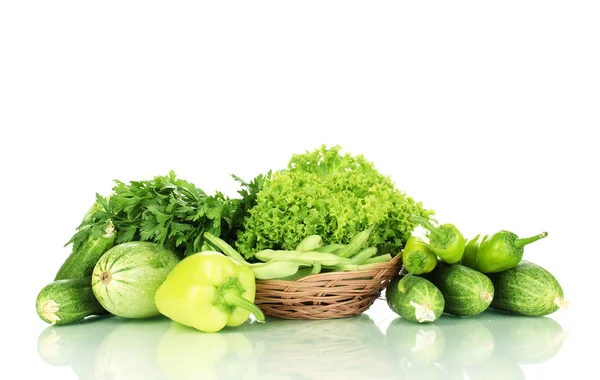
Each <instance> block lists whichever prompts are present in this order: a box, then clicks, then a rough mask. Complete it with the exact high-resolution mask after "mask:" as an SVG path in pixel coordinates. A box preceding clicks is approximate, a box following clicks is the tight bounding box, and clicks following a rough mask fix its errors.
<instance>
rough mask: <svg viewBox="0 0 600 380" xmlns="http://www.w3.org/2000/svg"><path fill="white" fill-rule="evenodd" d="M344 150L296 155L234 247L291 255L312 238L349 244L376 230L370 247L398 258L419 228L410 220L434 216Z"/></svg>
mask: <svg viewBox="0 0 600 380" xmlns="http://www.w3.org/2000/svg"><path fill="white" fill-rule="evenodd" d="M340 150H341V147H340V146H334V147H332V148H330V149H328V148H327V147H326V146H325V145H323V146H321V148H320V149H316V150H315V151H313V152H306V153H305V154H295V155H293V156H292V158H291V159H290V161H289V163H288V167H287V168H286V169H284V170H280V171H277V172H275V173H274V174H273V175H272V177H271V176H270V177H269V178H268V179H267V180H266V181H265V182H264V185H263V188H262V190H261V191H260V192H258V194H257V199H256V205H255V206H254V207H252V208H251V209H250V210H249V212H248V215H247V217H246V218H245V221H244V224H243V228H242V229H240V230H239V235H238V239H237V241H236V246H237V248H238V250H239V251H240V252H241V253H242V254H244V256H246V257H247V258H252V257H253V256H254V253H256V252H257V251H260V250H263V249H269V248H272V249H286V250H291V249H294V247H296V245H297V244H298V243H300V241H301V240H302V239H304V238H305V237H306V236H308V235H313V234H316V235H320V236H321V237H322V238H323V241H324V244H329V243H348V242H349V241H350V239H351V238H352V237H353V236H354V235H356V234H357V233H358V232H360V231H362V230H365V229H366V228H368V227H369V226H371V225H375V226H376V228H375V229H374V230H373V231H372V233H371V235H370V238H369V244H368V245H369V246H375V247H377V248H378V254H379V255H381V254H386V253H392V254H396V253H397V252H399V250H400V249H401V248H402V247H403V246H404V243H405V242H406V240H407V239H408V238H409V237H410V235H411V234H412V231H413V230H414V228H415V227H416V224H415V223H413V222H411V221H409V220H408V217H409V216H410V215H411V214H414V215H419V216H423V217H425V218H429V216H430V215H432V214H433V211H431V210H426V209H424V208H423V206H422V204H421V203H420V202H415V201H414V200H413V199H412V198H411V197H408V196H406V195H405V194H404V193H403V192H401V191H400V190H398V189H397V188H396V187H395V185H394V183H393V182H392V180H391V179H390V178H389V177H387V176H384V175H382V174H381V173H379V172H378V171H377V169H376V168H375V167H374V164H373V163H372V162H370V161H367V160H366V159H365V158H364V157H363V156H362V155H357V156H351V155H350V154H348V153H347V154H345V155H342V154H340Z"/></svg>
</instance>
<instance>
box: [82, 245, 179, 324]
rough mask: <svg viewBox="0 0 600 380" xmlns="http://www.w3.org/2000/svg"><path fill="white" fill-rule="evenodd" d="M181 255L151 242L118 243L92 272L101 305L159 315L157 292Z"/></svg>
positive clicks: (129, 313) (117, 311) (135, 314)
mask: <svg viewBox="0 0 600 380" xmlns="http://www.w3.org/2000/svg"><path fill="white" fill-rule="evenodd" d="M178 262H179V258H178V256H177V255H176V254H175V253H174V252H173V251H170V250H168V249H165V248H160V247H159V246H158V245H157V244H155V243H150V242H138V241H135V242H133V241H132V242H128V243H122V244H118V245H115V246H114V247H112V248H111V249H109V250H108V251H106V253H105V254H104V255H102V257H101V258H100V260H98V263H97V264H96V267H95V268H94V273H93V275H92V290H93V291H94V295H95V296H96V298H97V299H98V301H99V302H100V304H101V305H102V306H104V308H105V309H106V310H108V311H109V312H111V313H112V314H114V315H118V316H120V317H125V318H149V317H153V316H157V315H159V312H158V310H157V308H156V305H155V304H154V293H155V292H156V289H158V287H159V286H160V284H162V282H163V281H164V280H165V278H166V277H167V275H168V274H169V272H170V271H171V269H173V268H174V267H175V265H176V264H177V263H178Z"/></svg>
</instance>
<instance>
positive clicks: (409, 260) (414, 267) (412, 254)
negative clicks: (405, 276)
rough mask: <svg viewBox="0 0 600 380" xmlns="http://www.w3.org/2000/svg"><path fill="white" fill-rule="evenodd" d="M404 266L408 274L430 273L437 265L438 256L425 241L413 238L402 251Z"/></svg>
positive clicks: (416, 237)
mask: <svg viewBox="0 0 600 380" xmlns="http://www.w3.org/2000/svg"><path fill="white" fill-rule="evenodd" d="M402 264H403V265H404V268H405V269H406V271H407V272H408V273H412V274H423V273H429V272H431V271H432V270H433V269H434V268H435V266H436V265H437V256H436V255H435V253H434V252H433V250H432V249H431V247H430V246H429V244H428V243H427V242H426V241H425V240H423V239H421V238H420V237H418V236H411V237H409V238H408V240H407V241H406V244H405V245H404V250H403V251H402Z"/></svg>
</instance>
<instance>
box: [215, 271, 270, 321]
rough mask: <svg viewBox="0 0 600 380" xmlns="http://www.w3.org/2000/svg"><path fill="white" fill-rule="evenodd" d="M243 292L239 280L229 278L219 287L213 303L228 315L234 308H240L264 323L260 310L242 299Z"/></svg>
mask: <svg viewBox="0 0 600 380" xmlns="http://www.w3.org/2000/svg"><path fill="white" fill-rule="evenodd" d="M245 291H246V289H244V287H243V286H242V284H241V283H240V280H239V279H237V278H235V277H229V278H228V279H227V280H225V281H223V283H221V285H219V287H218V289H217V294H216V296H215V300H214V301H213V303H214V304H215V305H218V306H219V307H221V308H222V309H223V310H225V311H227V312H229V313H232V312H233V309H234V308H235V307H241V308H242V309H245V310H248V311H249V312H250V313H252V314H253V315H254V317H256V320H257V321H258V322H261V323H262V322H264V321H265V315H264V314H263V312H262V310H260V308H259V307H258V306H256V305H255V304H254V303H252V302H250V301H248V300H247V299H245V298H244V297H242V294H244V292H245Z"/></svg>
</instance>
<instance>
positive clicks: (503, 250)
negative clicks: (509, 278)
mask: <svg viewBox="0 0 600 380" xmlns="http://www.w3.org/2000/svg"><path fill="white" fill-rule="evenodd" d="M546 236H548V233H547V232H542V233H541V234H539V235H535V236H531V237H528V238H523V239H521V238H519V237H518V236H517V235H516V234H515V233H513V232H510V231H505V230H502V231H499V232H496V233H495V234H493V235H483V236H481V235H477V236H475V237H474V238H472V239H470V240H469V241H468V242H467V245H466V247H465V253H464V255H463V258H462V261H461V264H463V265H465V266H468V267H470V268H473V269H475V270H478V271H479V272H481V273H496V272H502V271H505V270H508V269H511V268H514V267H515V266H517V264H518V263H519V262H520V261H521V259H522V258H523V253H524V248H523V247H525V246H526V245H527V244H531V243H533V242H534V241H538V240H540V239H543V238H545V237H546Z"/></svg>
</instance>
